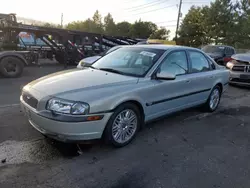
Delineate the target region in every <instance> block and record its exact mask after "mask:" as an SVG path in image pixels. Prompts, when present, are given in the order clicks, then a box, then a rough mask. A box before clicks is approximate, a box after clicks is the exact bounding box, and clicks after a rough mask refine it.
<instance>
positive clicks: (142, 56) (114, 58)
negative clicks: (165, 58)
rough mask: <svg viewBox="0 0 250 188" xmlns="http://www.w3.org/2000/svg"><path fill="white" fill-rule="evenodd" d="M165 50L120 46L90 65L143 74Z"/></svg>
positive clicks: (128, 73) (114, 70) (101, 68)
mask: <svg viewBox="0 0 250 188" xmlns="http://www.w3.org/2000/svg"><path fill="white" fill-rule="evenodd" d="M164 52H165V50H161V49H152V48H142V47H122V48H119V49H117V50H115V51H113V52H112V53H109V54H107V55H105V56H104V57H102V58H101V59H99V60H97V61H96V62H95V63H94V64H93V65H92V67H93V68H96V69H100V70H105V71H110V72H114V73H118V74H124V75H130V76H138V77H141V76H144V75H145V74H146V73H147V72H148V71H149V70H150V68H151V67H152V66H153V65H154V64H155V63H156V61H157V60H158V59H159V58H160V57H161V56H162V54H163V53H164Z"/></svg>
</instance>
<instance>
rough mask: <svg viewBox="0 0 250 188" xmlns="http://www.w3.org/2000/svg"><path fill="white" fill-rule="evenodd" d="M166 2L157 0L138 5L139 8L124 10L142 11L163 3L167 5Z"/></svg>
mask: <svg viewBox="0 0 250 188" xmlns="http://www.w3.org/2000/svg"><path fill="white" fill-rule="evenodd" d="M165 2H166V1H162V0H157V1H153V2H151V3H146V4H142V5H138V6H135V7H131V8H128V9H124V10H128V12H133V11H135V10H140V9H143V8H147V7H151V6H154V5H157V4H161V3H165Z"/></svg>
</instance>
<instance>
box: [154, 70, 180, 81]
mask: <svg viewBox="0 0 250 188" xmlns="http://www.w3.org/2000/svg"><path fill="white" fill-rule="evenodd" d="M175 78H176V76H175V75H174V74H171V73H169V72H165V71H161V72H158V73H156V79H159V80H174V79H175Z"/></svg>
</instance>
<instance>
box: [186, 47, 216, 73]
mask: <svg viewBox="0 0 250 188" xmlns="http://www.w3.org/2000/svg"><path fill="white" fill-rule="evenodd" d="M190 52H198V53H200V54H202V55H203V56H204V58H205V59H206V61H207V63H208V66H209V70H207V71H202V72H209V71H213V70H215V69H213V68H212V66H211V65H210V63H209V61H208V59H207V56H206V55H205V54H204V53H203V52H200V51H198V50H193V49H187V54H188V59H189V61H190V74H196V73H201V72H192V61H191V58H190Z"/></svg>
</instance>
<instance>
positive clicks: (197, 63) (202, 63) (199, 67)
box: [189, 51, 210, 73]
mask: <svg viewBox="0 0 250 188" xmlns="http://www.w3.org/2000/svg"><path fill="white" fill-rule="evenodd" d="M189 56H190V60H191V66H192V73H197V72H204V71H209V70H210V66H209V64H208V60H207V59H206V57H205V56H204V55H203V54H202V53H200V52H196V51H190V52H189Z"/></svg>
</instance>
